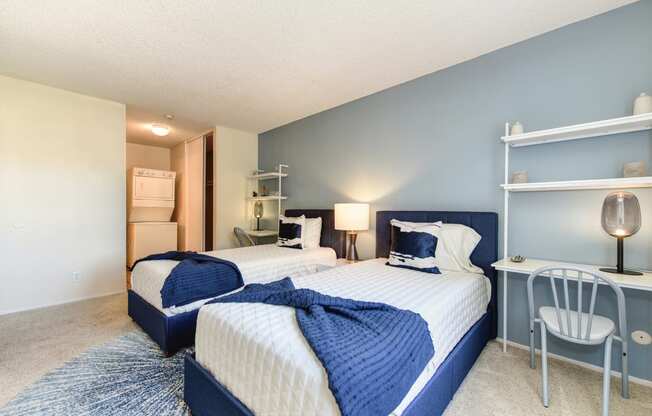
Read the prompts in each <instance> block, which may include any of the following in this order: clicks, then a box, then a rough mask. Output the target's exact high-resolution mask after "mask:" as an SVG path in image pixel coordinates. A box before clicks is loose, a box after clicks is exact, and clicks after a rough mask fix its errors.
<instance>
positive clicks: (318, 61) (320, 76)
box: [0, 0, 633, 145]
mask: <svg viewBox="0 0 652 416" xmlns="http://www.w3.org/2000/svg"><path fill="white" fill-rule="evenodd" d="M632 2H633V1H632V0H573V1H568V0H492V1H486V0H456V1H453V0H449V1H436V0H431V1H423V0H409V1H397V0H363V1H351V0H334V1H325V0H324V1H318V0H311V1H307V0H283V1H259V0H233V1H227V0H194V1H183V0H167V1H165V0H150V1H133V0H111V1H106V0H66V1H64V2H59V1H42V0H0V73H2V74H5V75H8V76H14V77H17V78H22V79H27V80H31V81H36V82H40V83H43V84H47V85H51V86H55V87H60V88H64V89H67V90H72V91H76V92H81V93H84V94H89V95H93V96H97V97H102V98H107V99H111V100H115V101H119V102H122V103H125V104H127V106H128V108H129V112H128V116H129V125H130V131H129V132H128V137H129V140H130V141H137V142H143V143H144V142H149V139H151V137H146V135H143V134H142V125H143V124H144V123H149V122H151V121H155V120H152V118H153V117H158V118H160V117H162V116H163V115H164V114H168V113H170V114H174V115H175V117H176V118H175V121H173V122H172V123H169V124H170V125H171V126H172V128H173V132H176V133H180V132H184V133H182V134H188V133H191V135H194V134H196V133H197V132H200V131H203V130H205V129H206V128H207V127H208V126H213V125H216V124H220V125H225V126H230V127H234V128H239V129H242V130H247V131H252V132H262V131H266V130H268V129H271V128H274V127H277V126H280V125H283V124H286V123H289V122H291V121H294V120H297V119H300V118H303V117H306V116H308V115H311V114H315V113H317V112H320V111H323V110H326V109H328V108H332V107H334V106H337V105H340V104H343V103H345V102H348V101H351V100H354V99H356V98H359V97H363V96H365V95H369V94H371V93H374V92H377V91H380V90H383V89H385V88H388V87H390V86H393V85H397V84H400V83H403V82H405V81H408V80H411V79H414V78H417V77H419V76H422V75H425V74H427V73H430V72H433V71H436V70H439V69H442V68H445V67H448V66H451V65H454V64H456V63H459V62H462V61H465V60H468V59H471V58H474V57H477V56H479V55H481V54H484V53H487V52H490V51H492V50H495V49H498V48H501V47H503V46H507V45H510V44H513V43H516V42H518V41H521V40H524V39H527V38H529V37H532V36H535V35H538V34H541V33H544V32H547V31H550V30H552V29H555V28H558V27H560V26H564V25H566V24H569V23H572V22H575V21H578V20H582V19H585V18H588V17H590V16H593V15H596V14H599V13H602V12H605V11H608V10H610V9H613V8H616V7H619V6H623V5H625V4H628V3H632ZM175 123H178V125H177V126H175ZM176 133H175V134H176ZM172 136H173V135H171V137H168V138H167V141H165V142H164V143H165V145H169V144H170V143H171V142H173V141H174V140H180V138H181V139H182V138H183V137H180V136H178V135H175V136H173V137H172ZM175 137H176V139H175ZM179 137H180V138H179ZM158 140H160V139H158ZM150 143H151V142H150Z"/></svg>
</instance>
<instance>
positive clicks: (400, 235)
mask: <svg viewBox="0 0 652 416" xmlns="http://www.w3.org/2000/svg"><path fill="white" fill-rule="evenodd" d="M390 224H391V227H392V240H391V247H390V252H389V261H388V262H387V264H388V265H390V266H395V267H403V268H406V269H413V270H418V271H421V272H426V273H435V274H439V273H440V271H439V268H438V267H437V260H436V254H435V253H436V250H437V242H438V241H439V235H440V231H441V227H442V223H441V222H435V223H414V222H406V221H399V220H391V221H390Z"/></svg>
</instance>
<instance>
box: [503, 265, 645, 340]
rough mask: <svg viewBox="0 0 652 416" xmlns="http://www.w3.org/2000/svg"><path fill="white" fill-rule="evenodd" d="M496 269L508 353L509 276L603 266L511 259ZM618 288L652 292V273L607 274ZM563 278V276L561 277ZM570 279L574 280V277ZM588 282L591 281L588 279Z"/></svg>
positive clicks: (596, 268) (590, 269)
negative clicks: (557, 268)
mask: <svg viewBox="0 0 652 416" xmlns="http://www.w3.org/2000/svg"><path fill="white" fill-rule="evenodd" d="M492 266H493V267H494V269H496V270H501V271H502V272H503V351H507V277H508V276H507V274H508V273H510V272H511V273H518V274H520V276H521V277H523V278H527V277H528V276H529V275H530V274H531V273H532V272H533V271H535V270H536V269H538V268H540V267H544V266H561V267H564V266H566V267H578V268H582V269H586V270H589V271H598V269H599V268H600V267H602V266H595V265H592V264H578V263H565V262H561V261H554V260H540V259H527V260H525V261H524V262H522V263H514V262H513V261H511V260H510V259H502V260H498V261H497V262H495V263H494V264H492ZM605 274H606V275H607V277H609V278H610V279H611V280H613V281H614V282H615V283H616V284H617V285H618V286H620V287H623V288H629V289H636V290H645V291H648V292H652V272H644V273H643V275H642V276H626V275H623V274H615V273H605ZM560 277H561V276H560ZM568 278H569V279H571V280H575V279H573V276H572V275H570V274H569V275H568ZM586 281H589V280H588V279H587V280H586Z"/></svg>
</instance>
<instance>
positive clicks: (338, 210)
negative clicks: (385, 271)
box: [335, 203, 369, 261]
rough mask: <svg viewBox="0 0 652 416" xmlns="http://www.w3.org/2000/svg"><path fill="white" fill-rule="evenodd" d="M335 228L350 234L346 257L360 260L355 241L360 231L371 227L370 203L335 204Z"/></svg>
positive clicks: (350, 259) (351, 259)
mask: <svg viewBox="0 0 652 416" xmlns="http://www.w3.org/2000/svg"><path fill="white" fill-rule="evenodd" d="M335 229H336V230H342V231H346V235H347V236H348V239H349V246H348V248H347V250H346V259H347V260H349V261H358V260H359V259H358V250H357V249H356V247H355V242H356V240H357V238H358V231H366V230H368V229H369V204H356V203H341V204H335Z"/></svg>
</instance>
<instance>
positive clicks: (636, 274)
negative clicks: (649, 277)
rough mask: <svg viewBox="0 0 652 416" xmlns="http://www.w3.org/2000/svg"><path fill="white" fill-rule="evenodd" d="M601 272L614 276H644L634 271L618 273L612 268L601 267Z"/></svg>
mask: <svg viewBox="0 0 652 416" xmlns="http://www.w3.org/2000/svg"><path fill="white" fill-rule="evenodd" d="M600 271H601V272H607V273H614V274H624V275H627V276H643V273H641V272H637V271H634V270H622V271H618V269H613V268H610V267H601V268H600Z"/></svg>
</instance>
